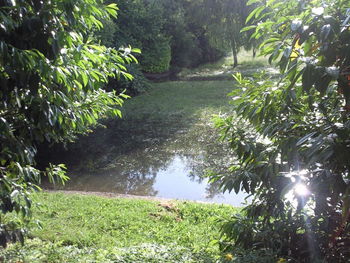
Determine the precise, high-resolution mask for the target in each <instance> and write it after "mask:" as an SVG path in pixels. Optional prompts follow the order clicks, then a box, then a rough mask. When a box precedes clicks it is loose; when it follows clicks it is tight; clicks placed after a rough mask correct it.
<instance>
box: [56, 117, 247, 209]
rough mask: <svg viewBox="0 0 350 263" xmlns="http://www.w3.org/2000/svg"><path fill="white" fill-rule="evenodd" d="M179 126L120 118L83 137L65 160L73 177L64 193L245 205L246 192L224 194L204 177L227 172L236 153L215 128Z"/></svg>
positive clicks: (202, 124) (170, 123) (201, 123)
mask: <svg viewBox="0 0 350 263" xmlns="http://www.w3.org/2000/svg"><path fill="white" fill-rule="evenodd" d="M181 123H182V124H181ZM181 123H180V122H179V123H176V122H174V120H171V121H170V120H169V122H168V123H167V122H164V121H163V122H160V121H150V120H137V121H136V120H119V121H118V122H115V123H113V124H109V126H108V128H107V129H98V130H97V131H96V132H95V133H94V134H92V135H91V136H88V137H85V138H81V140H80V141H79V144H78V145H77V144H74V145H70V147H69V151H68V152H67V153H64V157H62V160H61V161H63V162H65V163H68V168H69V173H68V174H69V175H70V177H71V180H70V181H69V183H67V185H66V186H65V189H66V190H79V191H100V192H113V193H119V194H133V195H144V196H156V197H162V198H176V199H186V200H197V201H206V202H216V203H229V204H232V205H235V206H239V205H241V203H242V202H243V201H244V197H245V194H242V193H241V194H239V195H235V194H233V193H231V194H228V193H225V194H222V193H221V191H220V189H219V187H218V185H215V184H208V179H207V178H206V177H205V174H206V173H207V172H208V170H209V169H210V170H214V171H218V172H220V171H221V170H223V169H225V167H226V166H227V165H228V164H229V162H230V156H231V155H232V154H229V150H228V148H226V147H225V145H223V144H222V143H219V142H218V141H217V135H216V132H215V130H214V129H213V128H212V127H211V125H210V124H204V123H203V122H197V123H193V122H187V123H186V125H185V124H184V123H183V122H181Z"/></svg>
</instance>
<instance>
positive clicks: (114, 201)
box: [0, 193, 238, 262]
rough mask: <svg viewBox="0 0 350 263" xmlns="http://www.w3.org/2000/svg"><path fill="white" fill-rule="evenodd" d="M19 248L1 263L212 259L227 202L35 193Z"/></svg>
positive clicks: (0, 254)
mask: <svg viewBox="0 0 350 263" xmlns="http://www.w3.org/2000/svg"><path fill="white" fill-rule="evenodd" d="M33 198H34V201H35V202H36V203H38V205H35V206H34V208H33V213H34V214H33V215H34V217H35V218H36V219H38V220H39V221H40V222H41V228H40V227H39V226H38V225H37V224H33V225H32V227H31V231H30V233H29V237H30V238H29V239H28V240H27V241H26V242H25V246H23V247H22V246H21V245H19V244H15V245H10V246H9V248H8V249H6V250H2V251H1V252H0V257H1V258H2V260H3V262H216V261H218V260H221V259H222V258H223V257H222V256H223V255H221V254H220V252H219V248H218V245H217V241H218V239H219V238H220V237H219V226H220V224H219V222H218V220H220V219H222V218H224V217H227V216H230V214H232V213H233V212H237V211H238V209H235V208H233V207H232V206H228V205H216V204H203V203H193V202H179V201H166V200H164V201H161V200H160V201H151V200H141V199H127V198H107V197H100V196H93V195H78V194H63V193H37V194H35V195H34V196H33Z"/></svg>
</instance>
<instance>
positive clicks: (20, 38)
mask: <svg viewBox="0 0 350 263" xmlns="http://www.w3.org/2000/svg"><path fill="white" fill-rule="evenodd" d="M116 9H117V8H116V6H115V5H113V4H111V5H108V6H104V5H102V4H101V1H99V0H74V1H73V0H66V1H60V0H51V1H0V20H1V25H2V26H1V29H0V82H1V89H0V130H1V135H0V209H1V212H2V214H8V213H11V212H16V213H17V214H18V218H17V219H12V218H10V220H9V221H5V219H6V217H4V216H3V215H1V216H0V245H2V246H6V244H7V242H8V241H10V240H21V241H23V234H24V231H25V230H24V228H23V227H24V226H25V224H27V223H28V220H29V219H30V216H31V199H30V192H31V191H33V190H37V189H38V186H37V184H39V183H40V178H41V175H46V176H48V177H49V179H50V180H51V181H54V179H55V176H58V178H59V179H60V180H61V181H65V180H66V179H67V177H66V176H65V175H64V166H63V165H59V166H53V165H50V166H49V167H48V168H46V169H44V171H39V170H38V169H37V168H36V167H35V160H34V158H35V155H36V152H37V145H38V144H39V143H42V142H47V143H53V142H66V141H71V140H73V139H74V138H75V137H76V135H77V134H83V133H86V132H87V131H88V127H89V126H92V125H96V124H97V121H98V119H100V118H104V117H107V116H116V115H117V116H118V115H119V116H120V114H121V113H120V109H119V108H120V107H121V105H122V103H123V98H125V95H123V94H120V95H118V94H116V93H115V92H105V91H104V90H103V87H104V85H105V84H106V82H107V81H108V78H110V77H116V76H118V75H119V76H125V77H127V78H131V75H130V74H128V73H126V72H125V67H124V66H123V64H125V63H128V62H131V61H133V60H134V57H133V56H132V55H131V54H130V52H132V50H131V49H125V50H115V49H112V48H106V47H105V46H101V45H98V43H96V42H95V41H94V39H92V38H91V32H95V31H96V30H98V29H100V28H101V25H102V24H101V22H100V20H104V19H108V17H109V16H110V15H112V16H115V15H116Z"/></svg>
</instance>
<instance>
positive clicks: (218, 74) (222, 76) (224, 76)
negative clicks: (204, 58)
mask: <svg viewBox="0 0 350 263" xmlns="http://www.w3.org/2000/svg"><path fill="white" fill-rule="evenodd" d="M237 58H238V66H237V67H236V68H233V56H232V54H231V53H229V54H228V56H226V57H223V58H222V59H220V60H219V61H217V62H214V63H207V64H204V65H201V66H199V67H197V68H195V69H184V70H182V71H181V72H180V73H179V77H180V79H184V80H230V79H232V74H234V73H235V72H242V73H243V74H244V75H252V74H254V73H256V72H257V71H260V70H265V69H268V68H270V66H269V64H268V61H267V58H266V57H261V56H256V57H255V58H253V53H252V51H246V50H242V51H240V52H239V53H238V56H237Z"/></svg>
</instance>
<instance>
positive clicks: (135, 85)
mask: <svg viewBox="0 0 350 263" xmlns="http://www.w3.org/2000/svg"><path fill="white" fill-rule="evenodd" d="M126 69H127V71H128V72H129V73H130V74H131V75H132V76H133V79H132V80H129V79H125V78H119V79H115V78H114V79H110V80H109V82H108V85H107V87H106V89H107V91H112V90H115V91H116V92H117V93H122V92H123V93H125V94H127V95H129V96H135V95H138V94H140V93H142V92H144V91H146V90H147V88H149V87H150V83H149V81H148V80H147V79H146V78H145V76H144V75H143V73H142V72H141V67H140V65H137V64H129V65H126Z"/></svg>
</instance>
